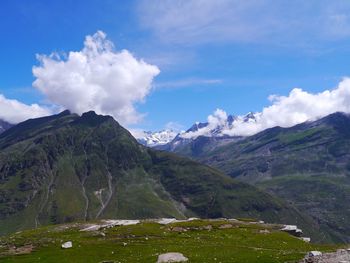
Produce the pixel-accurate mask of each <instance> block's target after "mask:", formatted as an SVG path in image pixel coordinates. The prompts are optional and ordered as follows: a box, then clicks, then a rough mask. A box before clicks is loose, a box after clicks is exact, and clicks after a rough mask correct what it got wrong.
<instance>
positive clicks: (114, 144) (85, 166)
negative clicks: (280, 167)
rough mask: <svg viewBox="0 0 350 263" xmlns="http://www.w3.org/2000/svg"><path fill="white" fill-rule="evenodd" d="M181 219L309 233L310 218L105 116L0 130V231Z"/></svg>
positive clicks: (89, 115) (48, 120)
mask: <svg viewBox="0 0 350 263" xmlns="http://www.w3.org/2000/svg"><path fill="white" fill-rule="evenodd" d="M189 216H198V217H254V218H260V219H263V220H266V221H269V222H284V223H297V224H298V225H299V226H300V227H302V228H304V229H308V230H309V232H312V227H310V226H311V225H312V221H311V220H310V218H307V217H304V216H303V215H301V214H300V213H299V212H298V211H297V210H296V209H294V208H293V207H290V206H288V205H286V204H285V203H283V202H282V201H280V200H278V199H275V198H273V197H272V196H270V195H269V194H266V193H264V192H262V191H260V190H257V189H256V188H254V187H252V186H249V185H247V184H244V183H241V182H238V181H235V180H233V179H231V178H229V177H227V176H224V175H223V174H221V173H220V172H218V171H217V170H214V169H212V168H210V167H207V166H204V165H201V164H199V163H196V162H194V161H191V160H189V159H186V158H182V157H178V156H175V155H173V154H170V153H165V152H157V151H154V150H151V149H148V148H146V147H144V146H142V145H140V144H138V143H137V142H136V140H135V139H134V138H133V137H132V136H131V135H130V133H129V132H128V131H127V130H125V129H124V128H123V127H121V126H120V125H119V124H118V123H117V122H116V121H115V120H114V119H113V118H112V117H109V116H100V115H96V114H95V113H94V112H88V113H85V114H83V115H82V116H81V117H79V116H78V115H75V114H70V113H69V112H68V111H65V112H63V113H61V114H58V115H54V116H49V117H44V118H39V119H32V120H28V121H25V122H23V123H20V124H18V125H16V126H15V127H13V128H11V129H9V130H7V131H6V132H4V133H3V134H1V135H0V233H1V234H4V233H9V232H12V231H17V230H21V229H25V228H33V227H38V226H40V225H46V224H52V223H62V222H71V221H76V220H93V219H96V218H132V219H135V218H158V217H176V218H185V217H189ZM315 228H317V225H315ZM313 230H314V229H313ZM316 232H317V231H316Z"/></svg>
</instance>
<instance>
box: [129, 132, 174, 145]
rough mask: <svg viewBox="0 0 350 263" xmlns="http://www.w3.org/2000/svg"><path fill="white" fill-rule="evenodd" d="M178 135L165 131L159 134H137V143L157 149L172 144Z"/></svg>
mask: <svg viewBox="0 0 350 263" xmlns="http://www.w3.org/2000/svg"><path fill="white" fill-rule="evenodd" d="M177 134H178V133H177V132H175V131H173V130H163V131H159V132H151V131H147V132H142V133H141V134H137V136H136V138H137V141H138V142H139V143H141V144H143V145H145V146H148V147H157V146H161V145H165V144H167V143H169V142H171V141H172V140H173V139H174V138H175V137H176V135H177Z"/></svg>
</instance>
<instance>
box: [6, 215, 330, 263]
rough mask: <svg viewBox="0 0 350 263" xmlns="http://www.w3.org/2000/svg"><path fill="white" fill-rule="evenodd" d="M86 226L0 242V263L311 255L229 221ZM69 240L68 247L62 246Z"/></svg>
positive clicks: (289, 239)
mask: <svg viewBox="0 0 350 263" xmlns="http://www.w3.org/2000/svg"><path fill="white" fill-rule="evenodd" d="M83 227H86V223H81V224H80V223H73V224H68V225H58V226H57V225H56V226H49V227H42V228H39V229H35V230H28V231H23V232H19V233H16V234H14V235H11V236H7V237H3V238H1V239H0V261H1V262H76V263H79V262H82V263H83V262H84V263H88V262H94V263H97V262H156V261H157V257H158V255H159V254H162V253H167V252H180V253H183V254H184V255H185V256H186V257H187V258H189V261H188V262H201V263H204V262H222V263H223V262H230V263H233V262H240V263H242V262H259V263H263V262H268V263H273V262H295V261H297V260H299V259H301V258H303V256H304V255H305V254H306V253H307V252H308V251H311V250H320V251H331V250H335V249H336V247H334V246H325V245H314V244H308V243H305V242H304V241H301V240H299V239H298V238H296V237H293V236H291V235H289V234H287V233H284V232H281V231H279V230H278V229H279V228H280V226H278V225H268V224H259V223H252V222H243V221H231V220H230V221H229V220H194V221H188V222H177V223H172V224H168V225H161V224H158V223H155V222H147V221H144V222H141V223H140V224H137V225H129V226H115V227H111V228H104V229H100V230H98V231H89V232H82V231H80V230H81V229H82V228H83ZM66 241H72V242H73V247H72V248H70V249H62V248H61V244H62V243H63V242H66Z"/></svg>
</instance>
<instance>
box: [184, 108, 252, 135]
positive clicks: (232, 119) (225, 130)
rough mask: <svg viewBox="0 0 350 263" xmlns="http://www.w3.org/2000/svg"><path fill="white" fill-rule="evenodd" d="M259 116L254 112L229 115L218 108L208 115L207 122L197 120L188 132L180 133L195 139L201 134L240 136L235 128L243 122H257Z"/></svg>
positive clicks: (247, 123) (246, 123)
mask: <svg viewBox="0 0 350 263" xmlns="http://www.w3.org/2000/svg"><path fill="white" fill-rule="evenodd" d="M258 117H259V116H258V114H254V113H252V112H249V113H248V114H246V115H243V116H233V115H227V114H226V112H224V111H222V110H220V109H217V110H216V111H215V112H214V114H212V115H209V116H208V121H207V122H204V123H200V122H197V123H196V124H194V125H193V126H192V127H191V128H190V129H188V130H187V131H186V132H183V133H180V134H179V137H181V138H184V139H195V138H197V137H199V136H205V137H223V136H239V135H240V134H235V130H236V129H237V128H238V127H240V126H241V124H245V125H249V124H253V123H256V121H257V118H258Z"/></svg>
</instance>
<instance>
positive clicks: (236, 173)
mask: <svg viewBox="0 0 350 263" xmlns="http://www.w3.org/2000/svg"><path fill="white" fill-rule="evenodd" d="M191 154H192V153H191V152H187V155H191ZM192 156H193V157H194V158H195V159H197V160H200V161H201V162H203V163H205V164H208V165H212V166H213V167H217V168H219V169H220V170H221V171H223V172H225V173H226V174H227V175H229V176H231V177H233V178H236V179H239V180H240V181H243V182H247V183H250V184H252V185H255V186H258V187H260V188H261V189H262V190H266V191H268V192H269V193H271V194H273V195H275V196H278V197H280V198H282V199H284V200H287V201H289V202H290V203H291V204H292V205H294V206H296V207H297V208H298V209H299V210H300V211H302V212H303V213H306V214H308V215H309V216H311V217H312V218H313V219H314V220H316V221H317V222H318V223H319V224H320V226H321V229H322V231H323V232H324V233H329V234H330V235H331V236H332V239H333V240H334V241H338V242H349V241H350V226H349V224H348V222H349V221H350V116H349V115H348V114H345V113H339V112H338V113H334V114H331V115H329V116H326V117H324V118H322V119H319V120H317V121H313V122H311V121H309V122H305V123H302V124H299V125H296V126H294V127H291V128H281V127H274V128H271V129H267V130H265V131H262V132H260V133H258V134H256V135H254V136H250V137H246V138H243V139H241V140H239V141H236V142H233V143H229V144H226V145H224V146H219V147H216V148H214V149H211V150H208V151H201V152H200V154H197V155H192Z"/></svg>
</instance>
